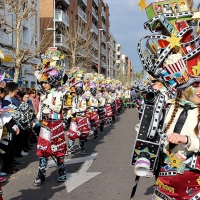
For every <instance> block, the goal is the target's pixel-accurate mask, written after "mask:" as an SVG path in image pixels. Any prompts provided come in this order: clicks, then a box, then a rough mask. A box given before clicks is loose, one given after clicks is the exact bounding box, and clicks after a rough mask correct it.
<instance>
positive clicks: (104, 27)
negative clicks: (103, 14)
mask: <svg viewBox="0 0 200 200" xmlns="http://www.w3.org/2000/svg"><path fill="white" fill-rule="evenodd" d="M101 26H102V28H103V29H104V31H106V25H105V24H104V23H103V22H102V25H101Z"/></svg>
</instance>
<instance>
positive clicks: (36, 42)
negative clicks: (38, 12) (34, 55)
mask: <svg viewBox="0 0 200 200" xmlns="http://www.w3.org/2000/svg"><path fill="white" fill-rule="evenodd" d="M37 45H38V41H37V34H35V46H37Z"/></svg>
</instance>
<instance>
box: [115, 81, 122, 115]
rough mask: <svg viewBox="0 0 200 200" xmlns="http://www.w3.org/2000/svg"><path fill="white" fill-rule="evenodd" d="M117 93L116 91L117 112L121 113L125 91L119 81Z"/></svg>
mask: <svg viewBox="0 0 200 200" xmlns="http://www.w3.org/2000/svg"><path fill="white" fill-rule="evenodd" d="M115 93H116V109H117V112H118V113H120V112H121V109H122V105H123V100H122V94H123V93H122V89H121V85H120V84H119V83H118V84H117V85H116V90H115Z"/></svg>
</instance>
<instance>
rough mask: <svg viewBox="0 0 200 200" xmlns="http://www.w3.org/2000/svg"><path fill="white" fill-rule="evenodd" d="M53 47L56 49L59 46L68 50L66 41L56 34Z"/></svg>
mask: <svg viewBox="0 0 200 200" xmlns="http://www.w3.org/2000/svg"><path fill="white" fill-rule="evenodd" d="M55 46H57V47H59V46H61V47H64V48H68V45H67V43H66V39H65V37H64V35H62V34H56V37H55Z"/></svg>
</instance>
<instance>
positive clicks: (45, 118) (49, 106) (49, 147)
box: [33, 50, 67, 186]
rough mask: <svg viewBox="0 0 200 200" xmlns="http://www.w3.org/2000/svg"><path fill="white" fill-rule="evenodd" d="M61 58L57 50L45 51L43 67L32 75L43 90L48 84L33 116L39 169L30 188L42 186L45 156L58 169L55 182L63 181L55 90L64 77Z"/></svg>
mask: <svg viewBox="0 0 200 200" xmlns="http://www.w3.org/2000/svg"><path fill="white" fill-rule="evenodd" d="M61 58H62V57H61V55H60V52H59V51H57V50H52V51H51V50H48V51H47V52H46V53H45V55H42V59H43V64H42V65H41V67H39V68H38V69H37V70H36V72H35V75H36V77H37V79H38V82H39V84H41V85H42V86H43V87H44V85H46V84H49V85H50V87H49V90H47V91H45V94H44V95H43V96H41V101H40V106H39V112H38V115H37V118H38V120H39V122H40V126H41V129H40V134H39V138H38V144H37V156H39V165H38V167H39V170H38V175H37V178H36V179H35V181H34V182H33V185H36V186H37V185H41V184H42V183H45V180H46V168H47V164H48V157H49V156H52V157H53V158H54V157H55V158H56V160H55V159H54V160H55V161H56V164H57V169H58V178H57V181H59V182H63V181H65V180H66V169H65V164H64V156H65V153H66V148H67V146H66V141H65V137H64V125H63V115H62V108H63V94H62V92H61V91H59V90H58V88H57V87H58V86H59V85H60V82H61V81H62V79H63V76H64V70H62V69H61Z"/></svg>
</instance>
